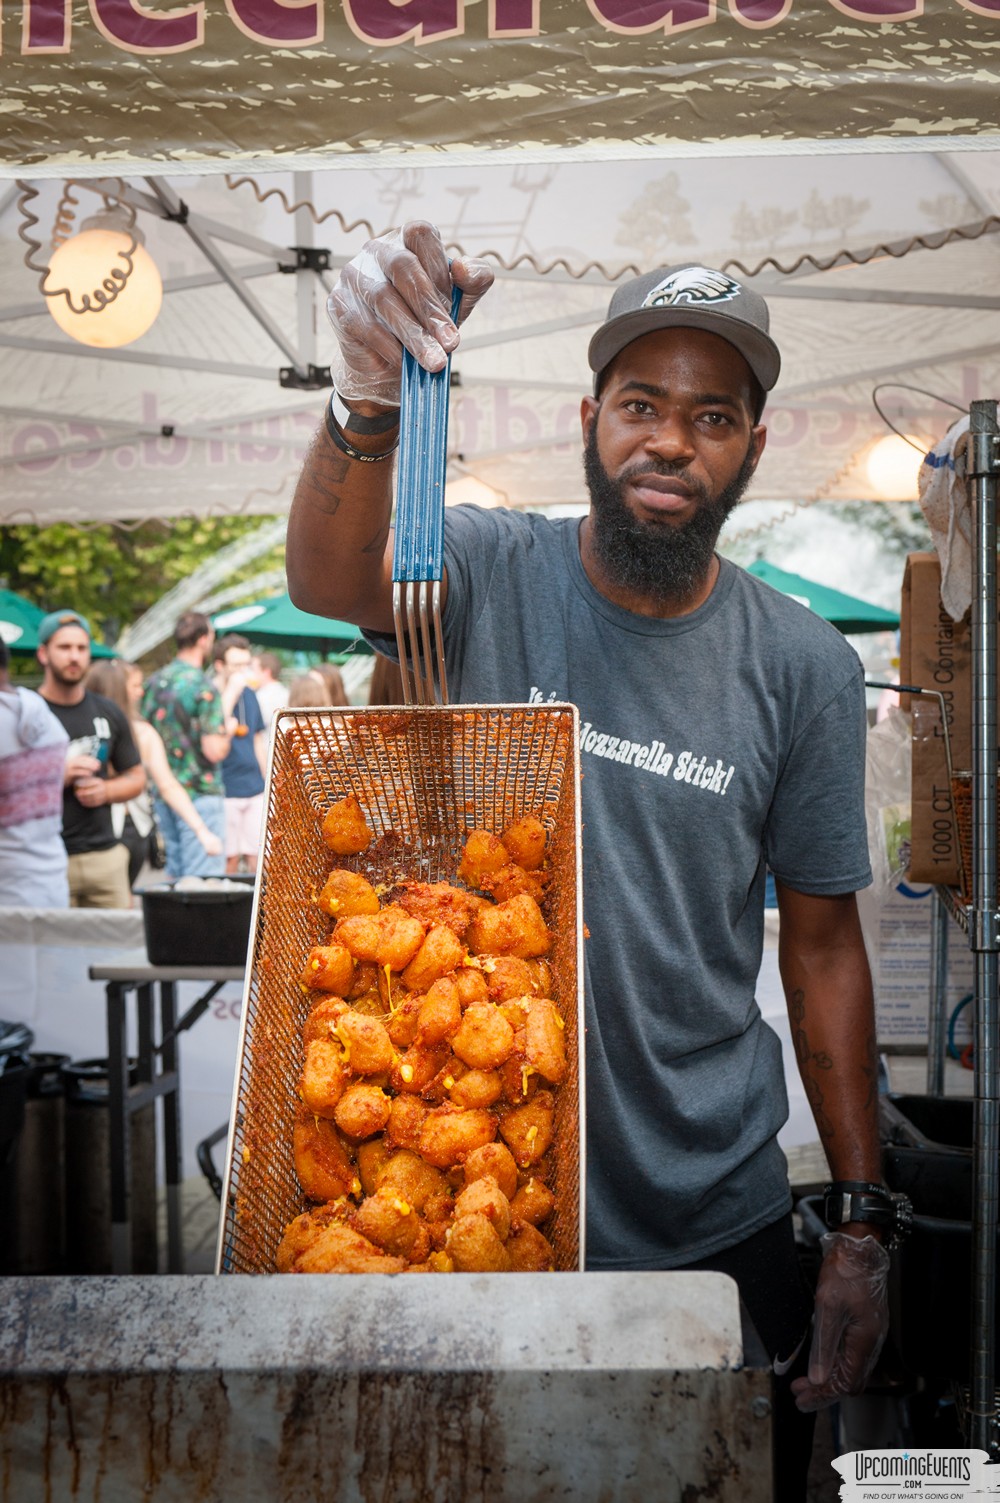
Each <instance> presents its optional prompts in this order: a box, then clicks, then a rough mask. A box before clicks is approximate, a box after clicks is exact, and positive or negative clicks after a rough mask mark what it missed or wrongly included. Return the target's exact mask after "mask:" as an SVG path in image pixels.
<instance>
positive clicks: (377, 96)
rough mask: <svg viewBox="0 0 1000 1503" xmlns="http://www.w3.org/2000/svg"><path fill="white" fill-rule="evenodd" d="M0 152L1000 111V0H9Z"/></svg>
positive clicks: (215, 153)
mask: <svg viewBox="0 0 1000 1503" xmlns="http://www.w3.org/2000/svg"><path fill="white" fill-rule="evenodd" d="M0 18H2V27H0V119H2V129H0V174H2V175H5V176H11V175H14V173H17V172H21V173H23V174H25V175H35V176H40V175H48V174H56V173H58V174H61V175H69V174H71V173H77V174H79V175H87V174H93V173H95V172H96V171H98V170H100V171H107V170H108V168H109V167H117V168H118V170H120V171H134V170H136V168H142V167H146V166H151V167H154V168H162V167H164V166H167V165H169V166H171V167H173V168H175V170H176V169H184V168H187V169H189V170H195V171H199V170H200V171H205V170H209V168H211V167H214V168H216V169H218V168H219V167H220V166H221V165H223V164H225V163H226V162H234V161H240V162H246V161H256V162H260V163H264V164H266V163H268V162H272V163H273V164H274V165H275V166H280V165H283V164H286V163H287V162H288V161H289V159H290V158H291V157H292V156H293V155H296V156H298V157H299V158H303V157H305V158H309V159H311V161H312V162H313V163H314V164H317V165H320V164H325V165H330V166H333V165H338V164H341V163H342V164H344V165H347V164H357V165H362V164H363V163H364V162H365V160H366V159H368V158H369V157H370V156H371V154H373V153H378V154H381V155H383V156H384V155H385V154H387V153H391V154H395V155H410V154H413V156H414V158H416V156H417V155H419V154H420V153H423V154H424V155H425V156H426V154H427V153H434V154H435V155H437V154H439V153H441V152H446V153H447V152H451V153H455V152H468V151H471V150H475V149H478V148H485V149H487V150H491V151H496V150H498V149H504V148H506V149H508V150H510V149H513V150H520V151H528V150H530V151H532V152H535V153H541V154H543V155H545V154H552V153H554V152H556V151H559V150H562V149H565V148H567V147H572V148H577V149H580V150H584V151H590V152H605V153H610V154H615V153H618V154H621V153H624V152H629V151H634V150H636V149H637V148H648V147H670V146H674V147H680V146H683V145H694V144H696V143H697V144H699V145H702V146H707V145H711V143H716V142H729V143H737V142H742V143H744V145H745V148H750V147H752V145H753V143H756V142H759V143H761V145H762V147H765V148H767V149H777V148H778V147H779V145H780V143H781V142H789V143H790V142H794V141H810V142H822V141H838V140H840V141H843V140H852V141H857V142H862V143H863V142H865V141H869V142H870V143H871V144H872V145H875V144H876V143H881V144H883V145H884V144H886V143H887V141H888V140H889V139H891V138H909V139H911V140H912V139H914V138H917V139H926V140H927V142H928V144H931V142H932V141H934V140H950V139H956V140H957V138H959V137H961V138H969V137H978V136H991V135H995V134H996V133H997V132H998V130H1000V111H998V110H997V85H998V83H1000V0H926V4H925V0H728V4H727V5H726V6H721V5H717V4H716V0H486V3H485V4H484V3H483V0H193V3H182V0H178V3H174V4H163V3H160V4H147V3H143V0H75V3H74V0H0Z"/></svg>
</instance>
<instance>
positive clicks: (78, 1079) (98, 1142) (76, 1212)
mask: <svg viewBox="0 0 1000 1503" xmlns="http://www.w3.org/2000/svg"><path fill="white" fill-rule="evenodd" d="M62 1076H63V1081H64V1084H65V1089H66V1107H65V1110H66V1153H65V1191H66V1193H65V1203H66V1272H67V1273H110V1272H111V1120H110V1112H109V1110H108V1085H109V1083H108V1062H107V1060H106V1059H82V1060H76V1061H74V1062H72V1063H70V1064H67V1065H64V1066H63V1067H62ZM134 1076H135V1065H134V1063H130V1066H129V1077H130V1082H132V1081H133V1080H134ZM155 1111H156V1106H155V1103H154V1102H149V1103H148V1104H147V1105H146V1106H142V1107H140V1108H139V1109H138V1111H136V1112H133V1113H132V1117H131V1122H130V1138H131V1145H130V1160H131V1162H130V1170H131V1174H130V1179H129V1190H130V1196H129V1200H130V1204H129V1211H130V1217H131V1222H132V1271H133V1273H156V1271H157V1231H156V1117H155Z"/></svg>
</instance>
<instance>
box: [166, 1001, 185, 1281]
mask: <svg viewBox="0 0 1000 1503" xmlns="http://www.w3.org/2000/svg"><path fill="white" fill-rule="evenodd" d="M160 1038H161V1039H162V1041H163V1042H162V1043H161V1045H160V1068H161V1071H162V1072H163V1074H164V1075H167V1074H172V1075H173V1086H172V1088H171V1089H168V1090H166V1091H165V1092H164V1095H163V1153H164V1179H165V1181H166V1189H167V1272H168V1273H183V1272H184V1245H183V1233H182V1227H181V1081H180V1060H179V1054H180V1051H179V1049H178V1046H177V999H176V995H175V992H174V983H173V982H172V981H161V982H160Z"/></svg>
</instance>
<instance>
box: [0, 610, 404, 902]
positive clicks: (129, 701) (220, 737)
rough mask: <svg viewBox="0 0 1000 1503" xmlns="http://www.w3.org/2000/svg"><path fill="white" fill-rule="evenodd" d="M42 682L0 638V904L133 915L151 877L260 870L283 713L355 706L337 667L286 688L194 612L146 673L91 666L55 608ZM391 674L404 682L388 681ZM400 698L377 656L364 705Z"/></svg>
mask: <svg viewBox="0 0 1000 1503" xmlns="http://www.w3.org/2000/svg"><path fill="white" fill-rule="evenodd" d="M38 641H39V647H38V661H39V664H40V665H41V669H42V674H43V677H42V682H41V684H40V686H39V689H38V691H37V692H36V691H35V690H32V689H26V688H23V687H21V686H15V685H14V684H12V682H11V679H10V664H9V651H8V648H7V646H6V644H5V643H3V642H2V641H0V906H4V907H19V908H65V907H67V906H70V907H78V908H128V907H130V906H131V904H132V902H133V891H134V890H135V888H136V885H137V883H139V882H140V881H141V880H143V878H144V874H145V876H146V877H148V876H149V874H150V870H151V869H152V871H153V872H155V873H157V874H159V873H161V872H162V873H164V874H165V875H166V876H169V877H173V878H180V877H220V876H224V875H226V874H235V873H239V872H247V873H253V872H254V871H255V869H256V865H257V852H258V849H259V845H260V837H261V824H262V821H263V818H264V791H265V773H266V767H267V747H268V736H269V727H270V725H271V723H272V720H273V718H274V715H275V712H276V711H277V710H279V709H281V708H282V707H283V706H285V705H290V706H293V707H294V706H301V707H306V706H328V705H346V704H348V703H349V700H348V696H347V694H346V692H345V689H344V682H343V679H342V677H341V674H340V671H339V669H338V668H337V667H336V666H335V665H334V664H332V663H319V664H317V665H316V666H315V667H313V668H310V669H309V670H308V672H306V673H301V674H298V675H296V676H294V677H292V679H291V682H290V683H289V684H287V685H286V684H285V683H283V682H282V678H281V674H282V660H281V658H280V657H279V656H278V655H277V654H276V653H271V652H256V651H254V650H253V649H252V648H251V645H250V643H249V641H248V640H247V639H246V637H243V636H239V635H237V634H234V633H229V634H227V635H225V636H220V637H218V638H216V636H215V632H214V629H213V627H212V623H211V621H210V620H209V618H208V617H207V616H205V615H202V614H201V613H200V612H197V611H188V612H185V614H184V615H182V616H181V617H180V618H179V619H178V621H177V622H176V625H175V627H174V642H175V655H174V657H173V659H172V660H171V662H169V663H168V664H167V665H166V666H165V667H163V668H160V669H158V670H156V671H155V672H153V673H152V674H151V675H150V676H149V678H148V679H146V678H145V677H144V675H143V672H142V669H141V668H139V667H137V666H136V665H135V664H134V663H126V662H123V661H121V660H120V659H117V658H108V659H103V660H101V661H97V662H93V663H92V662H91V629H90V624H89V622H88V621H87V619H86V618H85V617H84V616H82V615H80V614H79V612H77V611H74V610H69V609H67V610H62V611H53V612H51V613H50V614H49V615H48V616H46V617H45V619H44V621H43V622H42V623H41V625H40V627H39V632H38ZM394 675H395V677H394ZM398 699H399V686H398V670H397V669H395V667H394V665H392V664H390V663H388V662H387V661H386V660H384V659H378V660H377V663H376V671H375V672H374V673H373V676H372V681H371V688H370V691H369V703H375V704H388V703H395V702H397V701H398Z"/></svg>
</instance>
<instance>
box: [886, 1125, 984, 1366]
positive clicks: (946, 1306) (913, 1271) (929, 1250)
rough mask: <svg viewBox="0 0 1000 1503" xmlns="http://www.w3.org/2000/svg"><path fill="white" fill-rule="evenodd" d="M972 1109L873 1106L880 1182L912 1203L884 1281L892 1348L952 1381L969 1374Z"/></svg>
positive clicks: (909, 1361) (911, 1362)
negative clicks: (909, 1224)
mask: <svg viewBox="0 0 1000 1503" xmlns="http://www.w3.org/2000/svg"><path fill="white" fill-rule="evenodd" d="M973 1110H974V1105H973V1101H972V1099H971V1097H940V1098H939V1097H934V1096H904V1095H890V1096H886V1097H882V1098H880V1101H879V1121H880V1132H881V1137H882V1172H883V1174H884V1176H885V1182H886V1184H887V1185H888V1186H889V1188H890V1189H891V1190H901V1191H903V1192H904V1193H905V1194H906V1195H908V1196H909V1198H910V1200H911V1201H912V1202H913V1230H912V1232H911V1233H910V1235H909V1237H907V1238H906V1240H905V1241H904V1242H903V1243H902V1244H901V1245H900V1246H899V1247H898V1248H897V1249H896V1251H895V1252H894V1253H893V1260H892V1273H891V1276H890V1301H891V1304H892V1312H893V1325H894V1329H895V1333H896V1339H897V1344H898V1346H899V1350H900V1354H901V1356H902V1357H903V1360H904V1362H905V1363H906V1365H907V1367H909V1368H910V1369H911V1370H912V1371H913V1372H915V1373H919V1374H920V1375H921V1376H923V1377H928V1378H943V1379H948V1380H953V1381H956V1382H966V1381H968V1376H969V1348H970V1344H971V1328H970V1303H971V1298H972V1171H973V1160H972V1134H973ZM997 1340H998V1341H1000V1306H998V1311H997Z"/></svg>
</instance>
